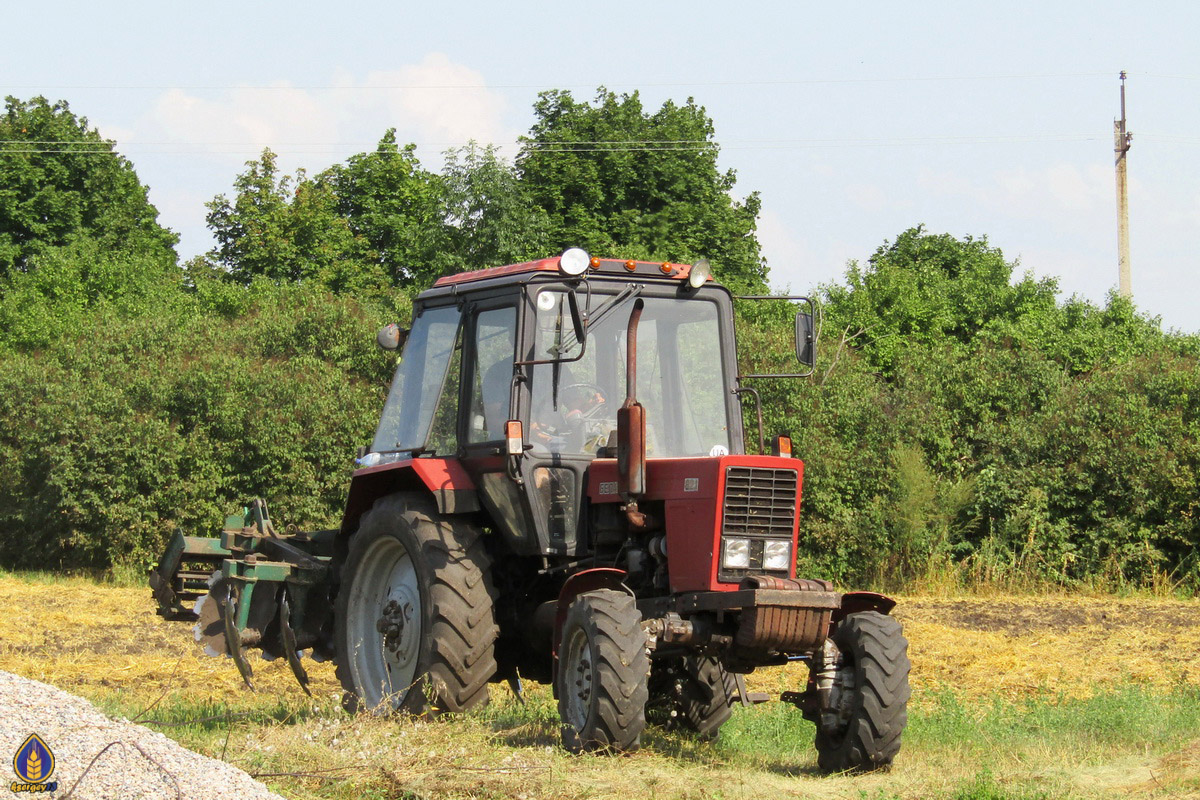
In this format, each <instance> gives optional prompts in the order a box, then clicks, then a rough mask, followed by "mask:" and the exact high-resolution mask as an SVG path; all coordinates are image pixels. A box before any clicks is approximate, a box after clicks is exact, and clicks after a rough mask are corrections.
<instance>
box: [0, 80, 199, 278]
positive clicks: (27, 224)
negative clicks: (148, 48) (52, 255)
mask: <svg viewBox="0 0 1200 800" xmlns="http://www.w3.org/2000/svg"><path fill="white" fill-rule="evenodd" d="M146 191H147V190H146V187H145V186H143V185H142V183H141V182H140V181H139V180H138V177H137V174H136V173H135V172H134V169H133V165H132V164H131V163H129V161H128V160H127V159H125V158H124V157H123V156H121V155H119V154H118V153H117V152H116V150H115V143H114V142H112V141H111V140H108V139H104V138H103V137H101V136H100V133H99V132H98V131H97V130H96V129H95V128H89V127H88V120H87V118H86V117H76V116H75V115H74V114H73V113H72V112H71V110H70V108H69V107H68V105H67V103H66V101H62V100H60V101H59V102H57V103H54V104H53V105H52V104H50V102H48V101H47V100H46V98H44V97H35V98H33V99H32V100H29V101H27V102H26V101H21V100H19V99H17V98H15V97H8V98H6V99H5V113H4V116H3V117H0V276H8V275H11V274H13V273H15V272H26V271H28V270H30V269H31V267H32V264H33V260H34V259H35V258H36V257H37V256H38V255H39V254H42V253H46V252H47V251H48V250H50V249H52V248H55V247H64V246H67V245H69V244H70V243H71V242H72V241H73V240H75V239H78V238H81V237H82V238H91V239H95V240H97V241H98V242H99V243H100V244H101V245H102V249H104V250H105V251H107V252H110V253H111V252H114V251H115V252H120V253H124V254H136V255H138V256H139V257H145V258H149V259H150V260H151V261H153V262H154V263H157V264H159V265H160V266H161V267H162V269H163V270H166V269H168V268H171V267H174V265H175V252H174V246H175V244H176V242H177V241H178V237H177V236H176V235H175V234H174V233H172V232H171V231H169V230H168V229H166V228H164V227H162V226H161V225H159V224H158V211H157V210H156V209H155V208H154V206H152V205H151V204H150V202H149V200H148V199H147V194H146Z"/></svg>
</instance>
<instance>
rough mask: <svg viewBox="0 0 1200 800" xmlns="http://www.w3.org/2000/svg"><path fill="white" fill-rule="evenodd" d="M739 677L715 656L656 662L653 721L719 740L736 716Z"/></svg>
mask: <svg viewBox="0 0 1200 800" xmlns="http://www.w3.org/2000/svg"><path fill="white" fill-rule="evenodd" d="M736 696H737V678H736V676H734V674H733V673H732V672H727V671H726V670H725V668H724V667H723V666H721V662H720V661H718V660H717V659H715V658H713V657H712V656H681V657H679V658H667V659H663V660H661V661H655V662H654V665H653V667H652V671H651V674H650V708H649V709H648V710H647V713H649V714H651V715H652V716H651V721H652V722H654V723H655V724H660V725H662V726H663V727H665V728H667V729H668V730H671V729H676V728H679V729H683V730H687V731H691V732H692V733H695V734H696V735H697V736H698V737H700V738H702V739H716V738H717V733H718V732H719V731H720V728H721V726H722V725H724V724H725V723H726V722H728V721H729V718H730V717H731V716H732V715H733V699H734V697H736Z"/></svg>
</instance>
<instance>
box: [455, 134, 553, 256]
mask: <svg viewBox="0 0 1200 800" xmlns="http://www.w3.org/2000/svg"><path fill="white" fill-rule="evenodd" d="M442 179H443V187H444V188H443V195H442V198H443V199H442V202H443V220H444V222H445V229H444V236H443V241H444V248H445V252H446V254H447V255H448V256H449V258H450V259H451V260H452V262H453V263H452V264H451V265H450V271H459V270H464V269H480V268H482V267H488V266H495V265H497V264H511V263H517V262H521V261H528V260H530V259H533V258H543V257H545V256H547V255H551V254H553V253H554V252H555V246H554V244H552V242H551V239H550V219H549V217H548V215H547V214H546V211H545V210H544V209H542V208H540V207H539V206H537V205H535V204H534V202H533V200H532V198H531V197H530V192H529V189H528V187H527V186H526V185H525V184H524V183H522V182H521V179H520V175H518V173H517V170H516V169H515V168H514V167H513V166H512V165H511V164H509V163H508V162H506V161H505V160H504V159H503V158H501V157H500V155H499V153H498V152H497V149H496V148H495V147H494V146H491V145H489V146H487V147H480V146H478V145H477V144H475V143H474V142H472V143H471V144H469V145H468V146H466V147H462V148H458V149H456V150H450V151H447V153H446V165H445V167H444V168H443V170H442Z"/></svg>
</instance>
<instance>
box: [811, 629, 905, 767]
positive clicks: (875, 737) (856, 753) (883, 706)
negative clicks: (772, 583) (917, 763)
mask: <svg viewBox="0 0 1200 800" xmlns="http://www.w3.org/2000/svg"><path fill="white" fill-rule="evenodd" d="M832 639H833V643H834V644H835V645H837V648H838V650H839V651H840V656H839V660H838V663H837V665H836V672H835V675H834V679H833V687H832V690H831V691H830V694H829V703H828V706H827V707H825V708H822V709H821V713H820V717H819V719H818V720H817V740H816V745H817V765H818V766H819V767H820V768H821V769H822V770H825V771H826V772H845V771H848V770H851V771H859V772H866V771H870V770H875V769H881V768H885V767H888V766H890V765H891V763H892V759H894V758H895V757H896V753H898V752H899V751H900V734H901V733H902V732H903V731H904V726H905V724H907V722H908V698H909V688H908V672H909V661H908V640H907V639H905V638H904V634H903V632H902V631H901V628H900V623H899V622H897V621H896V619H895V618H894V617H889V616H886V615H884V614H880V613H879V612H877V611H863V612H859V613H857V614H849V615H847V616H846V618H845V619H843V620H842V621H841V622H839V623H838V625H837V628H836V629H835V630H834V632H833V637H832Z"/></svg>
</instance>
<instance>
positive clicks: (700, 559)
mask: <svg viewBox="0 0 1200 800" xmlns="http://www.w3.org/2000/svg"><path fill="white" fill-rule="evenodd" d="M738 299H743V300H747V301H750V302H756V301H763V300H768V299H769V300H776V301H778V300H779V299H781V298H764V297H747V298H738ZM784 299H788V300H798V301H800V302H801V303H802V305H803V307H804V308H805V309H806V310H802V311H798V312H797V315H796V343H797V347H796V354H797V358H798V359H799V362H800V363H801V364H802V365H803V366H804V367H807V372H806V373H801V372H797V373H794V374H791V375H742V374H741V373H740V372H739V370H738V366H737V358H736V346H735V333H734V314H733V303H734V300H735V298H734V297H733V296H732V295H731V294H730V292H729V291H728V290H727V289H725V288H724V287H722V286H720V285H719V284H717V283H715V282H714V281H713V280H712V278H711V276H710V275H709V269H708V264H707V262H703V261H701V262H698V263H697V264H694V265H681V264H670V263H647V262H641V261H618V260H607V259H599V258H593V257H590V256H589V255H588V254H587V253H585V252H584V251H582V250H579V249H577V248H574V249H571V250H568V251H567V252H565V253H563V255H562V256H560V257H558V258H548V259H544V260H541V261H533V262H529V263H525V264H514V265H511V266H505V267H495V268H491V269H484V270H480V271H477V272H468V273H463V274H459V275H453V276H450V277H446V278H442V279H441V280H439V281H438V282H437V283H436V284H435V285H434V287H433V288H431V289H429V290H428V291H426V292H423V293H422V294H421V295H420V296H419V297H418V298H417V300H416V302H415V304H414V308H413V320H412V326H411V329H410V330H407V331H404V330H401V329H399V328H397V327H396V326H387V327H385V328H384V329H383V330H381V331H380V335H379V340H380V344H381V345H382V346H384V347H385V349H393V350H394V349H397V348H399V347H401V346H402V347H403V356H402V358H401V359H400V360H399V363H398V366H397V367H396V372H395V377H394V379H393V381H392V384H391V390H390V392H389V394H388V398H387V402H386V403H385V405H384V408H383V413H382V416H381V419H380V422H379V427H378V430H377V431H376V434H375V439H374V442H373V443H372V444H371V446H370V447H369V448H364V450H363V451H362V452H360V455H359V458H358V459H357V463H358V464H359V468H358V469H357V470H356V471H355V472H354V476H353V479H352V481H351V484H350V493H349V497H348V499H347V502H346V510H345V514H344V517H343V519H342V524H341V527H340V528H339V529H336V530H330V531H319V532H314V533H300V532H288V533H283V534H281V533H279V532H277V531H276V530H275V527H274V525H273V524H272V522H271V520H270V518H269V516H268V515H267V512H266V508H265V506H264V505H262V504H261V503H256V504H254V505H253V506H252V508H250V509H248V511H247V513H246V514H244V515H242V516H238V517H231V518H230V519H229V520H227V522H226V525H225V530H224V531H223V533H222V535H221V537H220V539H202V538H193V537H185V536H181V535H177V536H176V539H175V540H174V541H173V542H172V543H171V546H170V547H169V548H168V551H167V553H166V554H165V555H164V558H163V560H162V563H161V564H160V565H159V567H158V568H157V569H156V570H155V571H154V573H153V574H152V576H151V582H152V585H153V587H154V592H155V596H156V598H157V599H158V602H159V607H160V613H162V614H163V615H164V616H167V617H171V618H181V619H197V620H198V622H197V638H198V639H199V640H200V641H201V642H203V643H204V644H205V646H206V649H207V650H208V651H209V652H210V653H214V654H226V655H229V656H231V657H232V658H234V660H235V661H236V663H237V665H238V667H239V669H240V670H241V671H242V674H243V676H244V677H245V678H246V680H247V682H249V681H250V680H251V677H252V676H251V671H250V665H249V663H248V662H247V660H246V657H245V650H246V648H250V647H256V648H261V649H263V650H264V651H265V654H266V655H268V656H283V657H285V658H287V659H288V661H289V663H290V664H291V665H292V668H293V670H294V671H295V672H296V675H297V677H298V678H300V680H301V683H302V684H303V683H306V675H305V672H304V668H303V666H302V664H301V662H300V660H299V657H298V654H299V653H300V652H301V651H311V654H312V655H313V656H315V657H318V658H332V659H334V660H335V661H336V663H337V674H338V677H339V678H340V680H341V682H342V684H343V685H344V687H345V689H346V694H347V698H348V700H349V702H350V703H351V704H352V705H353V706H355V707H357V708H361V709H366V710H371V711H376V712H392V711H404V712H412V713H436V712H439V711H454V712H461V711H468V710H470V709H471V708H474V707H475V706H478V705H479V704H480V703H482V702H484V701H485V700H486V698H487V696H488V684H489V683H491V682H495V681H502V680H509V681H511V682H512V684H513V686H514V688H516V689H517V690H519V686H520V679H521V678H529V679H534V680H538V681H543V682H547V683H551V684H552V685H553V687H554V693H555V695H556V697H557V698H558V705H559V711H560V713H561V717H562V740H563V744H564V746H565V747H567V748H568V749H570V750H572V751H583V750H613V751H630V750H634V749H636V748H637V747H638V745H639V743H640V737H641V734H642V731H643V728H644V727H645V725H646V721H647V718H648V717H649V718H650V719H651V721H654V720H655V719H658V720H661V721H663V722H665V723H667V724H669V725H674V726H678V727H684V728H688V729H691V730H693V731H695V732H697V733H699V734H701V735H703V736H709V737H711V736H715V735H716V733H717V730H718V729H719V728H720V727H721V725H722V724H723V723H724V722H725V721H726V720H728V719H729V717H730V714H731V713H732V708H733V705H734V704H735V703H736V702H742V703H750V702H754V701H761V700H763V699H766V698H765V696H755V695H752V694H749V693H747V692H746V690H745V686H744V683H743V682H742V679H741V678H742V675H743V674H744V673H748V672H751V671H752V670H754V669H756V668H758V667H765V666H776V665H785V664H789V663H791V662H797V661H799V662H803V663H804V664H805V665H807V668H808V671H807V676H806V680H805V685H804V687H803V688H802V689H801V690H800V691H795V692H785V693H784V694H783V696H782V697H781V699H782V700H784V701H785V702H790V703H793V704H795V705H796V706H798V707H799V708H800V710H801V711H802V713H803V714H804V716H805V717H806V718H807V719H810V720H812V721H813V722H814V723H815V724H816V731H817V732H816V746H817V750H818V754H819V764H820V766H821V767H822V768H823V769H826V770H833V771H842V770H865V769H873V768H878V767H882V766H886V765H888V764H890V763H891V761H892V759H893V757H894V756H895V755H896V753H897V751H898V750H899V747H900V737H901V732H902V731H903V728H904V725H905V721H906V704H907V701H908V697H909V688H908V672H909V661H908V656H907V652H906V651H907V642H906V641H905V639H904V636H903V634H902V632H901V628H900V624H899V623H898V622H897V621H896V620H895V619H894V618H893V617H891V616H889V615H888V612H889V611H890V610H891V608H892V607H893V606H894V601H892V600H890V599H889V598H887V597H884V596H882V595H879V594H875V593H871V592H850V593H845V594H841V593H838V592H835V591H833V587H832V585H831V584H830V583H828V582H826V581H821V580H812V579H798V578H797V577H796V574H795V571H796V568H795V564H796V545H797V535H798V534H797V531H798V528H797V522H798V512H799V508H800V492H801V482H802V477H803V473H804V464H803V462H802V461H800V460H798V459H796V458H793V457H792V455H791V452H790V451H791V445H790V442H789V441H788V439H787V438H786V437H782V436H781V437H776V439H775V440H774V441H773V443H772V445H771V454H770V455H766V454H761V455H750V454H747V453H746V452H745V447H744V444H743V442H744V435H743V430H742V412H741V401H742V399H743V397H749V398H751V399H753V400H754V401H755V403H757V402H758V399H757V393H756V392H755V391H754V390H753V389H752V388H750V387H747V386H745V385H744V383H745V382H746V381H747V380H749V379H755V378H789V377H803V376H804V375H805V374H807V373H811V369H812V364H813V359H814V352H815V335H814V324H813V304H812V302H811V301H809V300H807V299H806V298H784ZM761 419H762V416H761V409H759V413H758V420H759V423H758V426H759V429H758V444H759V449H760V452H761V451H762V450H765V449H766V447H765V442H764V440H763V436H762V422H761ZM195 598H198V599H199V602H197V603H196V609H195V610H192V609H189V608H187V607H186V606H185V605H184V604H183V601H185V600H188V599H195Z"/></svg>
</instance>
